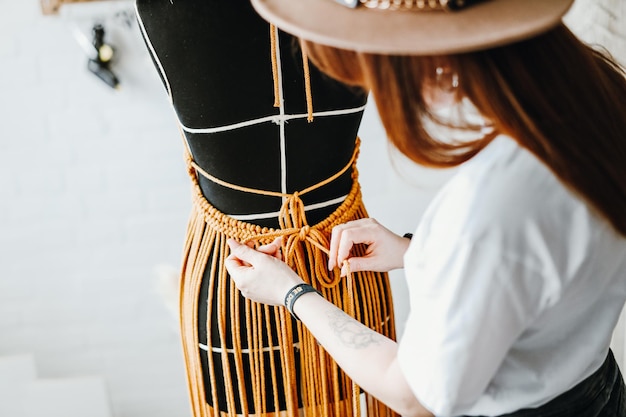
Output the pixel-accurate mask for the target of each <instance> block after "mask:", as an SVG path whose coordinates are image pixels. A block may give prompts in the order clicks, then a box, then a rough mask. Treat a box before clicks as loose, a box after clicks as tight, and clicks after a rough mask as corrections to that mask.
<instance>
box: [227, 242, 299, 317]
mask: <svg viewBox="0 0 626 417" xmlns="http://www.w3.org/2000/svg"><path fill="white" fill-rule="evenodd" d="M228 245H229V246H230V250H231V253H230V255H229V256H228V258H226V262H225V266H226V269H227V270H228V273H229V274H230V277H231V278H232V279H233V281H235V285H236V286H237V288H238V289H239V290H240V291H241V293H242V294H243V296H244V297H246V298H249V299H251V300H252V301H257V302H260V303H263V304H269V305H283V303H284V301H285V296H286V295H287V293H288V292H289V290H291V288H293V287H294V286H295V285H297V284H300V283H302V282H304V281H302V278H300V277H299V276H298V275H297V274H296V273H295V272H294V271H293V270H292V269H291V268H289V266H288V265H287V264H286V263H284V262H283V261H281V260H280V259H279V258H278V257H277V256H276V255H275V254H274V255H272V253H271V252H272V251H271V250H270V251H266V253H264V252H262V251H259V250H255V249H253V248H250V247H248V246H246V245H242V244H241V243H239V242H237V241H236V240H234V239H229V240H228ZM268 253H270V254H268Z"/></svg>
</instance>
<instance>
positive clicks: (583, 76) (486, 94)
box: [303, 25, 626, 236]
mask: <svg viewBox="0 0 626 417" xmlns="http://www.w3.org/2000/svg"><path fill="white" fill-rule="evenodd" d="M303 47H304V48H305V49H306V51H307V54H308V55H309V57H311V59H312V61H313V62H314V63H315V64H316V65H317V66H319V67H320V68H321V69H322V70H323V71H325V72H327V73H328V74H330V75H331V76H332V77H335V78H337V79H339V80H342V81H344V82H346V83H348V84H352V85H357V86H361V87H364V88H366V89H369V90H371V92H372V95H373V97H374V99H375V101H376V105H377V108H378V111H379V114H380V118H381V121H382V123H383V126H384V127H385V130H386V131H387V135H388V138H389V140H390V141H391V143H392V144H393V145H394V146H395V147H396V148H398V150H400V151H401V152H402V153H404V154H405V155H407V156H408V157H409V158H410V159H412V160H413V161H415V162H417V163H420V164H423V165H427V166H435V167H449V166H455V165H459V164H461V163H463V162H464V161H466V160H468V159H470V158H471V157H472V156H474V155H475V154H476V153H478V152H480V150H481V149H483V148H484V147H485V146H486V145H487V144H488V143H489V142H490V141H491V140H492V139H493V138H494V137H495V136H496V135H497V134H506V135H508V136H510V137H511V138H513V139H515V140H516V141H517V142H518V143H519V144H520V145H521V146H523V147H525V148H526V149H528V150H529V151H531V152H532V153H533V154H535V155H536V156H537V157H538V158H539V159H540V160H541V161H543V162H544V163H545V164H546V165H547V166H548V167H549V168H550V169H551V170H552V171H553V172H554V173H555V175H556V176H557V177H558V178H560V179H561V181H562V182H563V183H564V184H566V185H567V186H569V187H570V188H571V189H572V190H574V191H575V192H577V193H578V194H579V195H581V196H582V197H583V198H584V199H585V200H586V201H587V202H588V203H589V204H591V206H592V207H594V208H595V209H596V210H597V211H598V212H599V213H601V214H602V215H603V216H604V217H605V218H606V219H607V220H608V221H609V222H610V223H611V224H612V225H613V227H614V228H615V229H616V230H617V231H618V232H619V233H621V234H622V235H624V236H626V78H625V74H624V71H623V69H622V68H621V67H620V66H619V65H618V64H617V63H616V62H615V61H614V60H613V59H611V57H610V56H608V54H605V53H603V52H601V51H597V50H594V49H592V48H591V47H589V46H587V45H585V44H584V43H583V42H581V41H580V40H578V39H577V38H576V37H575V36H574V35H573V34H572V33H571V32H570V31H569V29H567V28H566V27H565V26H564V25H559V26H557V27H556V28H554V29H552V30H550V31H548V32H546V33H544V34H542V35H539V36H537V37H534V38H532V39H528V40H525V41H521V42H518V43H514V44H510V45H506V46H502V47H498V48H493V49H488V50H484V51H477V52H470V53H463V54H454V55H446V56H397V55H378V54H368V53H358V52H353V51H346V50H341V49H336V48H332V47H328V46H322V45H318V44H314V43H311V42H303ZM442 67H445V68H447V69H449V70H450V71H453V72H456V73H457V74H458V81H459V85H458V88H457V89H456V94H457V97H459V98H460V97H466V98H467V99H469V100H470V101H471V102H472V103H473V105H474V106H475V107H476V108H477V109H478V111H479V112H480V113H481V115H482V116H483V117H484V118H485V119H487V120H489V121H490V122H491V126H492V130H489V131H487V132H485V133H483V134H482V136H480V137H479V138H478V139H476V140H473V141H469V142H468V141H464V142H458V143H453V142H451V141H449V140H446V141H440V140H437V139H436V138H434V137H432V136H431V135H430V134H429V132H428V129H427V128H426V127H425V123H424V121H425V120H431V121H434V122H435V123H442V122H441V121H440V120H439V119H438V118H437V116H436V115H434V114H433V113H432V112H430V111H429V108H428V105H427V102H426V100H425V97H424V96H425V94H424V86H429V85H430V86H433V85H436V84H437V82H438V81H437V78H436V71H437V68H442ZM466 128H468V129H473V128H475V126H471V123H467V125H466Z"/></svg>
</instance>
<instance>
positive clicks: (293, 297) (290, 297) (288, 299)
mask: <svg viewBox="0 0 626 417" xmlns="http://www.w3.org/2000/svg"><path fill="white" fill-rule="evenodd" d="M308 293H317V294H319V295H320V296H321V295H322V294H321V293H320V292H319V291H318V290H316V289H315V288H313V287H312V286H311V285H309V284H306V283H304V282H303V283H300V284H298V285H295V286H293V287H292V288H291V289H290V290H289V291H288V292H287V294H286V295H285V307H286V308H287V311H289V314H291V316H292V317H293V318H294V319H296V320H298V321H299V320H300V318H299V317H298V316H297V315H296V313H295V312H294V311H293V306H294V304H295V303H296V301H297V300H298V299H299V298H300V297H301V296H303V295H304V294H308Z"/></svg>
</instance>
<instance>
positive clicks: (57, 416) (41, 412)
mask: <svg viewBox="0 0 626 417" xmlns="http://www.w3.org/2000/svg"><path fill="white" fill-rule="evenodd" d="M22 404H23V407H24V417H41V416H46V417H111V408H110V406H109V398H108V394H107V390H106V386H105V382H104V379H103V378H101V377H98V376H93V377H72V378H58V379H38V380H35V381H32V382H31V383H29V384H27V386H26V389H25V391H24V397H23V402H22ZM0 415H3V414H0Z"/></svg>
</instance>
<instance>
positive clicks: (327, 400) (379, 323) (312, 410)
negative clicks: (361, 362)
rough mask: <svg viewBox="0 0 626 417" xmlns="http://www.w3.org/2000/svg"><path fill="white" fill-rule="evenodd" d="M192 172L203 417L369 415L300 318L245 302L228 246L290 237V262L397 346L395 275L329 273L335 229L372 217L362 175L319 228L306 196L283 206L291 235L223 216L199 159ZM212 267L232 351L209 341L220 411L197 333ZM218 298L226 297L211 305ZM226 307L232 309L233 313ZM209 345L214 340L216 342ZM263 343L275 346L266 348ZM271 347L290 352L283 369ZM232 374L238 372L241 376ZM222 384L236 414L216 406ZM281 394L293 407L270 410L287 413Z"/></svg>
mask: <svg viewBox="0 0 626 417" xmlns="http://www.w3.org/2000/svg"><path fill="white" fill-rule="evenodd" d="M355 157H356V155H355ZM353 159H355V158H353ZM352 165H354V161H353V162H352ZM188 168H189V174H190V176H191V178H192V182H193V190H194V195H193V202H194V204H193V209H192V214H191V218H190V221H189V225H188V230H187V239H186V243H185V249H184V258H183V259H184V263H183V266H182V280H181V292H180V306H181V317H180V319H181V322H180V325H181V330H182V339H183V350H184V355H185V362H186V368H187V376H188V380H189V388H190V394H191V402H192V410H193V414H194V416H195V417H208V416H215V417H218V416H219V417H222V416H229V417H230V416H236V415H238V414H237V411H236V410H237V409H239V410H243V415H248V414H251V413H249V412H248V411H247V410H250V409H253V410H254V415H259V416H265V415H270V414H271V415H276V416H279V415H280V416H283V415H284V416H288V417H296V416H298V417H299V416H305V417H309V416H310V417H318V416H320V417H331V416H332V417H339V416H350V415H352V416H355V417H356V416H360V414H361V409H360V398H361V396H360V389H359V387H358V386H356V384H354V383H353V382H352V381H351V380H350V379H349V378H348V377H347V376H346V375H345V374H344V373H343V372H341V371H340V370H339V368H338V366H337V364H336V363H335V362H334V361H333V359H332V358H331V357H330V356H329V355H328V354H326V352H325V351H324V349H323V348H322V347H321V346H320V345H318V343H317V342H316V340H315V338H314V337H313V336H312V335H311V334H310V333H309V332H308V331H307V329H306V328H305V327H303V326H302V325H301V324H300V323H299V322H298V323H297V324H296V327H295V328H296V334H294V332H293V330H292V329H293V327H292V318H291V316H290V315H289V313H288V312H287V311H286V309H285V308H284V307H270V306H266V305H260V304H257V303H254V302H251V301H249V300H245V301H242V302H240V297H239V293H238V290H237V289H236V287H235V286H234V284H233V282H232V281H231V279H230V278H229V277H228V274H227V271H226V269H225V267H224V263H223V260H224V259H225V258H226V257H227V256H228V253H229V249H228V245H227V244H226V240H227V239H228V238H235V239H238V240H240V241H250V240H252V241H254V242H255V243H256V244H264V243H269V242H271V241H272V240H273V238H274V237H275V236H283V237H284V238H283V244H284V246H283V254H284V256H285V261H286V262H287V263H288V264H289V265H290V266H291V267H292V268H293V269H294V270H295V271H296V272H297V273H298V275H300V276H301V277H302V278H303V279H304V280H305V281H306V282H308V283H310V284H311V285H313V286H314V287H315V288H317V289H318V290H319V291H320V292H321V293H322V295H323V296H324V297H325V298H326V299H327V300H329V301H331V302H332V303H334V304H335V305H337V306H338V307H340V308H342V309H343V310H344V311H346V312H348V313H349V314H351V315H352V316H353V317H355V318H356V319H357V320H359V321H361V322H363V323H364V324H365V325H367V326H368V327H370V328H372V329H374V330H375V331H377V332H379V333H382V334H384V335H386V336H388V337H390V338H392V339H395V321H394V316H393V304H392V300H391V290H390V287H389V282H388V277H387V275H386V274H382V273H375V272H358V273H354V274H350V278H349V279H341V278H340V277H339V270H338V269H335V270H334V271H328V270H327V268H326V265H327V260H328V258H327V255H326V253H325V252H326V251H327V250H326V248H327V247H328V241H329V237H330V232H331V230H332V228H333V227H334V226H335V225H338V224H341V223H344V222H347V221H350V220H354V219H357V218H363V217H367V213H366V211H365V208H364V206H363V203H362V199H361V193H360V188H359V185H358V181H357V171H356V168H355V167H354V166H352V168H353V178H354V181H353V187H352V190H351V191H350V193H349V195H348V197H347V198H346V200H345V201H344V202H343V204H342V205H341V206H340V207H339V208H338V209H337V210H336V211H335V212H334V213H333V214H332V215H331V216H329V217H328V218H327V219H325V220H324V221H322V222H320V223H319V224H316V225H313V226H308V225H307V224H306V220H305V218H304V206H303V204H302V201H301V200H300V198H299V196H298V194H295V195H292V196H291V198H288V199H287V200H286V202H285V204H284V205H283V210H282V211H281V229H270V228H262V227H260V226H256V225H252V224H250V223H245V222H241V221H239V220H236V219H233V218H231V217H229V216H226V215H224V214H223V213H221V212H219V211H218V210H217V209H215V208H214V207H213V206H211V205H210V204H209V203H208V202H207V201H206V199H205V198H204V197H203V195H202V192H201V190H200V187H199V185H198V182H197V178H196V175H197V171H196V168H195V167H194V164H193V162H192V161H191V158H190V157H189V155H188ZM342 171H344V172H345V170H342ZM311 189H313V187H312V188H311ZM305 191H306V190H305ZM300 194H302V193H300ZM355 253H356V254H357V255H359V254H360V255H363V254H364V248H362V247H357V248H355ZM209 260H210V262H209ZM207 268H208V269H210V274H209V276H210V277H211V278H210V280H211V281H210V283H209V289H208V294H209V300H208V303H209V306H208V310H207V311H208V313H207V323H206V326H207V334H208V335H210V334H211V329H215V328H217V329H218V330H219V335H220V341H221V344H222V345H221V346H214V347H212V346H210V344H211V343H210V341H208V342H207V345H209V346H208V353H207V363H208V368H209V369H208V375H209V379H210V384H211V387H212V392H211V393H209V394H210V395H209V397H210V398H212V402H213V405H214V406H213V407H212V406H210V405H208V404H207V403H206V400H205V398H206V397H205V385H204V379H203V371H202V363H201V357H200V353H199V348H198V347H199V339H198V332H197V329H198V300H199V296H200V286H201V282H202V279H203V276H204V272H205V269H207ZM211 294H216V296H215V297H211ZM226 306H229V307H228V309H227V308H226ZM213 308H217V309H218V311H219V312H220V313H219V314H218V317H217V322H213V321H212V318H211V317H212V314H211V311H212V309H213ZM242 309H243V310H242ZM241 311H243V312H244V315H243V316H244V317H245V319H244V320H245V323H241V321H240V317H241V314H240V312H241ZM229 321H230V328H228V326H229ZM273 323H276V324H278V328H273V326H275V325H274V324H273ZM242 325H244V326H245V329H246V338H247V340H246V341H242V340H241V339H240V337H239V335H240V332H241V326H242ZM272 333H276V334H277V335H278V343H276V344H274V343H273V342H272V338H271V337H269V338H266V339H267V340H262V338H263V337H262V335H263V334H272ZM228 335H230V336H228ZM296 336H297V337H296ZM208 339H209V340H210V336H208ZM296 340H297V341H299V351H300V369H299V370H298V371H299V373H300V376H301V377H300V380H297V378H296V361H295V352H294V351H295V348H294V342H295V341H296ZM242 342H245V345H246V346H247V347H246V349H247V354H248V355H249V360H244V359H243V353H242V352H243V350H244V348H243V345H242ZM263 342H265V343H266V344H267V345H266V346H264V345H263ZM216 348H217V349H218V351H219V352H221V356H220V361H221V363H220V365H221V366H220V367H219V368H220V369H222V370H223V371H222V372H218V371H217V370H216V365H215V362H214V359H213V354H212V349H216ZM268 349H269V350H270V351H273V350H278V351H279V352H280V355H279V359H278V361H279V363H277V362H276V360H275V359H274V355H269V357H270V360H269V364H267V363H266V362H265V360H264V356H263V353H264V350H265V351H267V350H268ZM229 352H230V353H231V354H229ZM232 368H234V370H235V374H232V373H231V369H232ZM246 375H247V376H246ZM268 377H269V378H270V380H271V383H269V384H268V383H267V382H266V381H267V379H268ZM246 378H249V379H252V380H251V381H248V383H249V384H251V386H252V395H251V396H249V395H248V394H247V392H246V389H245V386H244V380H245V379H246ZM220 384H221V385H222V386H224V387H225V392H226V403H227V409H226V410H218V409H217V408H216V407H217V404H218V398H217V391H216V387H217V385H220ZM268 390H269V391H271V394H272V395H271V396H270V397H271V399H272V400H270V401H272V402H273V403H272V404H268V403H267V400H266V397H267V393H268ZM279 390H280V391H279ZM298 394H300V397H301V402H302V405H301V406H299V405H298ZM281 396H282V397H283V398H284V401H285V403H286V409H285V410H281V411H276V412H273V411H272V412H270V411H267V410H279V409H280V407H279V397H281ZM237 398H239V401H238V404H237V403H236V402H237V401H236V399H237ZM365 398H366V406H367V415H368V417H392V416H395V413H393V412H392V411H391V410H390V409H388V408H387V407H385V406H384V405H382V404H381V403H380V402H378V401H377V400H375V399H374V398H372V397H371V396H369V395H366V397H365ZM251 406H252V407H251Z"/></svg>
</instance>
